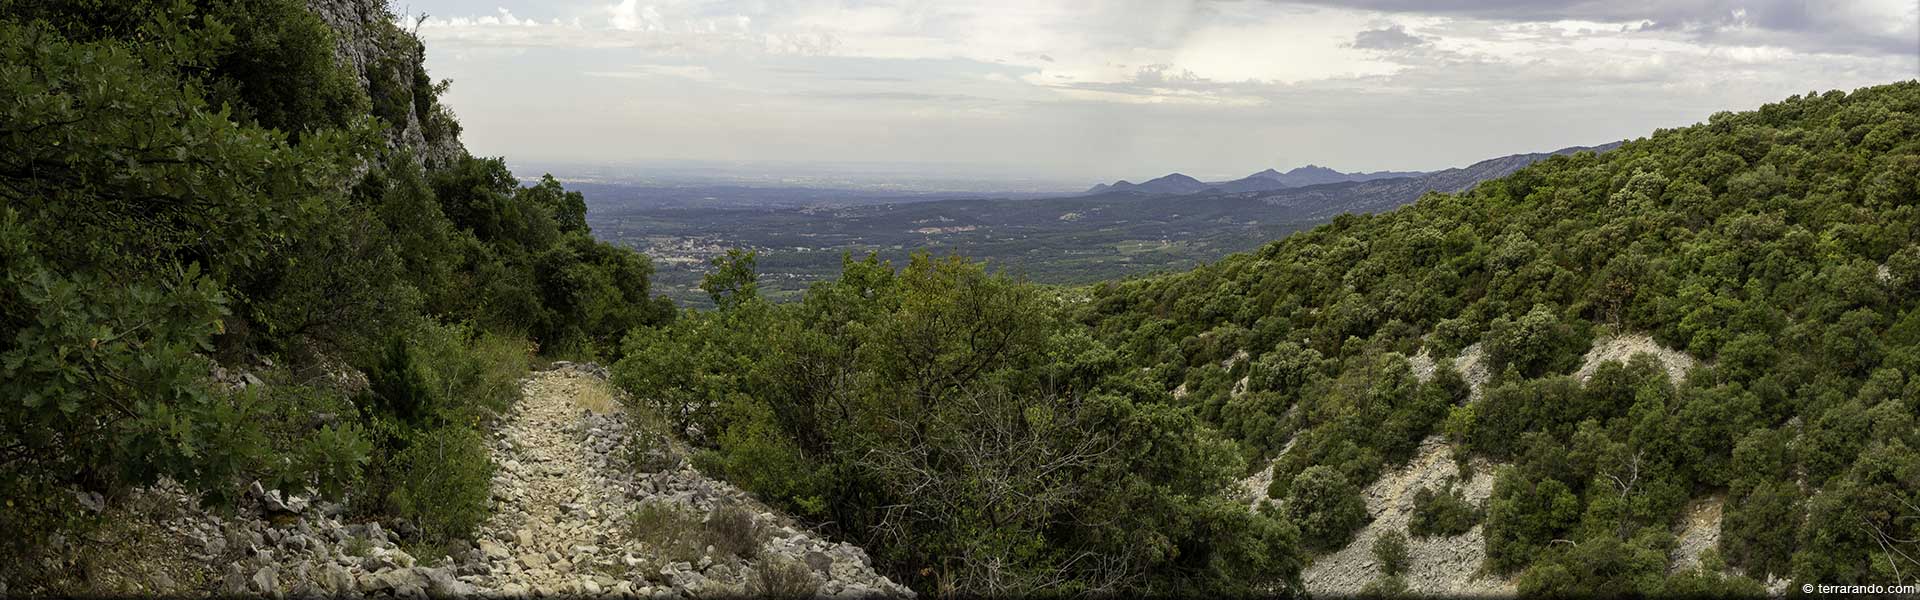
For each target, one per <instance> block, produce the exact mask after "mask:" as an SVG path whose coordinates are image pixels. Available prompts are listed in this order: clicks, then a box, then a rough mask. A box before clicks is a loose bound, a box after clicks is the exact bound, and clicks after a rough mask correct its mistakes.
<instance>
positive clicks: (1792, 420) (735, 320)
mask: <svg viewBox="0 0 1920 600" xmlns="http://www.w3.org/2000/svg"><path fill="white" fill-rule="evenodd" d="M1917 111H1920V83H1913V82H1908V83H1899V84H1893V85H1887V86H1882V87H1877V88H1868V89H1863V90H1860V91H1856V92H1853V93H1851V94H1848V93H1842V92H1830V93H1825V94H1812V95H1808V96H1805V97H1795V98H1792V99H1789V100H1788V101H1786V102H1782V103H1779V104H1773V105H1768V106H1766V107H1764V108H1762V109H1760V110H1758V111H1755V112H1749V113H1741V114H1732V113H1722V114H1718V115H1714V116H1713V118H1712V119H1711V120H1709V121H1708V122H1707V123H1704V124H1700V125H1697V126H1693V127H1689V128H1684V129H1676V130H1666V131H1660V132H1656V133H1655V134H1654V135H1652V136H1650V137H1648V138H1645V139H1641V140H1636V141H1633V142H1630V143H1627V144H1625V145H1624V146H1621V147H1620V148H1618V149H1615V150H1612V151H1609V152H1605V153H1602V154H1595V153H1591V152H1584V153H1580V154H1576V155H1573V156H1563V157H1557V158H1553V159H1549V160H1547V161H1544V162H1542V163H1539V164H1536V165H1534V166H1532V167H1529V168H1527V169H1523V170H1521V171H1520V172H1518V173H1516V174H1514V175H1512V176H1510V177H1506V178H1503V179H1498V180H1493V181H1490V182H1487V183H1485V184H1483V185H1481V186H1479V187H1478V188H1476V189H1474V190H1472V191H1470V192H1467V193H1462V194H1457V195H1447V194H1431V195H1428V196H1427V197H1425V198H1423V199H1421V200H1420V201H1419V202H1418V203H1416V204H1414V205H1412V206H1409V207H1406V208H1403V209H1401V210H1398V211H1395V212H1391V213H1386V214H1381V215H1375V216H1352V215H1349V216H1343V217H1340V218H1338V219H1335V220H1334V221H1333V222H1332V223H1331V224H1329V225H1326V226H1323V227H1320V228H1317V229H1314V230H1312V231H1308V232H1304V233H1301V234H1298V235H1294V236H1292V237H1289V238H1287V239H1285V240H1282V241H1279V242H1276V243H1273V244H1271V245H1269V246H1267V247H1265V248H1263V249H1262V250H1260V251H1258V252H1254V253H1250V254H1245V255H1237V256H1233V257H1230V258H1228V259H1226V260H1223V261H1221V262H1219V263H1216V264H1212V265H1208V266H1205V267H1202V268H1199V269H1196V270H1194V271H1191V272H1188V273H1181V274H1174V275H1168V276H1160V277H1153V278H1146V279H1139V280H1133V281H1126V282H1117V283H1107V284H1100V285H1097V286H1095V287H1093V288H1091V289H1088V290H1057V289H1050V288H1043V287H1039V286H1034V285H1030V284H1025V283H1022V282H1019V281H1016V280H1012V279H1009V278H1007V277H1005V276H1001V275H994V274H990V273H988V272H987V271H985V270H984V269H983V268H982V267H980V266H976V265H970V264H968V263H965V262H961V261H958V260H936V259H933V258H930V257H928V256H926V255H919V256H916V257H914V258H913V259H912V260H911V261H910V262H909V263H907V264H906V265H905V266H904V267H903V268H899V269H896V268H894V267H893V266H892V265H889V264H887V263H883V262H880V261H878V260H877V259H874V258H869V259H867V260H865V261H854V260H847V261H844V263H843V267H842V274H841V277H840V279H839V280H838V281H833V282H827V283H820V284H816V285H814V286H813V287H812V288H811V289H809V290H808V291H807V292H806V294H805V295H804V297H803V298H802V299H801V300H800V301H798V302H795V303H790V304H774V303H770V302H768V301H766V300H764V299H762V298H760V297H759V294H758V293H757V286H756V283H755V275H754V273H755V270H754V264H753V263H754V260H755V257H754V256H753V255H752V254H741V253H734V254H732V255H729V256H728V257H727V258H724V259H721V260H718V261H716V264H715V267H716V268H715V269H714V271H713V272H712V273H711V274H710V275H709V276H708V278H707V280H706V281H705V282H704V284H703V286H702V287H703V289H705V290H707V291H708V292H709V293H710V294H711V295H712V299H713V302H714V304H715V305H716V306H718V307H719V309H718V310H716V311H711V312H701V313H688V314H685V315H683V316H682V317H681V318H680V319H679V320H677V321H675V322H674V323H673V324H672V325H670V326H669V327H667V328H663V329H641V330H637V331H635V332H634V333H633V335H632V336H631V337H629V338H628V340H627V345H626V348H625V353H626V358H625V359H623V360H622V361H621V362H620V363H619V364H618V365H617V366H616V368H615V374H616V379H617V381H618V382H619V383H622V384H623V385H625V386H626V387H627V388H628V389H629V390H631V391H633V392H634V395H635V397H636V398H639V399H641V401H642V402H646V403H650V404H651V406H652V407H653V408H655V409H658V410H661V411H664V412H667V413H669V414H671V415H673V416H674V417H676V418H677V419H678V420H679V423H678V424H679V425H681V426H683V427H685V428H686V429H687V430H688V431H690V432H694V433H695V441H696V442H697V443H700V444H702V445H703V446H705V447H706V448H708V449H709V450H708V452H707V454H706V456H705V459H704V460H705V461H706V463H707V465H708V466H709V467H710V468H712V469H714V470H716V471H718V472H720V473H723V474H725V475H726V476H728V477H730V478H732V479H734V480H735V481H737V482H739V483H741V484H742V485H744V486H746V487H748V488H749V489H751V490H753V491H755V492H757V493H759V494H761V495H762V496H764V497H768V498H770V499H773V500H776V501H779V502H781V503H784V504H785V505H786V506H788V507H789V508H791V509H793V510H794V511H795V512H797V513H799V514H801V515H804V516H808V517H812V518H814V519H816V520H817V521H818V522H821V523H827V524H830V526H831V528H832V529H833V530H834V531H836V532H837V533H839V534H841V535H845V536H848V537H851V538H854V539H856V540H860V541H862V542H863V543H865V544H867V545H868V546H869V548H870V549H871V550H872V551H874V552H875V553H876V554H877V555H878V556H879V557H880V558H881V559H882V560H883V562H885V563H887V564H889V565H891V566H892V568H893V574H895V575H896V576H898V577H901V578H902V579H903V580H905V581H909V582H912V583H913V584H914V585H916V586H917V587H919V588H920V589H922V590H927V591H937V590H942V589H962V590H970V591H985V592H1001V591H1033V590H1054V591H1071V590H1116V591H1127V592H1154V591H1187V592H1190V591H1196V590H1206V591H1210V592H1216V593H1219V592H1237V591H1252V590H1260V591H1272V590H1276V589H1286V588H1288V587H1289V586H1291V585H1292V584H1293V583H1294V582H1295V581H1296V575H1297V569H1298V567H1299V565H1300V564H1301V563H1302V562H1303V561H1304V560H1305V557H1306V556H1307V555H1310V554H1313V553H1319V552H1326V551H1331V550H1334V549H1338V548H1340V547H1342V546H1344V545H1346V544H1347V543H1348V541H1349V540H1350V539H1351V536H1352V534H1353V533H1354V531H1356V530H1357V529H1358V528H1359V527H1361V526H1362V525H1364V524H1365V523H1366V521H1367V518H1368V517H1367V514H1366V511H1365V507H1364V504H1363V503H1362V501H1361V499H1360V497H1359V494H1360V489H1362V488H1363V487H1364V486H1366V485H1368V484H1369V483H1371V482H1372V481H1374V480H1375V479H1376V478H1377V477H1378V476H1379V475H1381V474H1382V473H1383V472H1384V471H1385V470H1387V469H1389V468H1392V467H1395V466H1397V465H1399V464H1402V463H1404V462H1405V461H1407V460H1408V459H1409V458H1411V457H1412V456H1413V455H1414V453H1415V452H1416V451H1417V449H1418V446H1419V444H1420V443H1421V441H1422V440H1423V439H1424V438H1427V437H1429V436H1443V438H1444V439H1445V440H1447V441H1448V442H1449V443H1451V444H1452V445H1453V446H1454V447H1455V448H1456V449H1457V451H1458V457H1459V459H1460V462H1461V463H1462V465H1463V469H1464V465H1465V464H1466V463H1467V462H1468V460H1467V459H1468V458H1471V457H1483V458H1486V459H1490V460H1491V461H1493V463H1494V464H1496V465H1498V467H1497V469H1498V470H1497V473H1496V482H1495V485H1494V490H1493V496H1492V498H1491V499H1489V500H1488V501H1487V502H1486V503H1485V505H1484V506H1478V505H1474V504H1472V503H1469V502H1467V501H1466V500H1464V499H1462V498H1461V497H1460V495H1459V493H1458V491H1457V490H1455V489H1453V488H1452V486H1451V485H1449V486H1447V487H1445V488H1442V489H1434V490H1429V491H1425V492H1423V493H1421V494H1420V495H1419V497H1418V498H1416V502H1415V504H1416V513H1417V514H1416V515H1414V526H1413V529H1414V531H1411V532H1397V531H1396V532H1393V537H1390V538H1382V541H1380V542H1379V544H1380V545H1379V546H1378V547H1377V548H1378V552H1380V553H1381V556H1382V560H1388V559H1391V560H1390V561H1389V562H1394V563H1398V562H1399V561H1400V560H1401V558H1400V556H1401V555H1402V554H1403V553H1404V552H1405V543H1404V540H1405V538H1404V537H1401V536H1404V534H1405V533H1412V534H1414V535H1418V536H1422V537H1432V536H1455V535H1459V534H1461V533H1464V532H1466V531H1467V530H1469V529H1471V528H1472V527H1474V526H1475V524H1484V528H1485V529H1484V532H1485V536H1486V540H1487V541H1486V550H1487V554H1488V561H1487V564H1486V565H1485V567H1486V568H1487V569H1488V570H1489V571H1490V572H1491V573H1493V574H1496V575H1502V576H1510V577H1516V578H1517V579H1518V582H1519V586H1520V589H1521V591H1523V592H1537V593H1554V594H1580V593H1598V594H1608V595H1619V594H1708V593H1722V594H1750V593H1756V592H1758V590H1759V589H1760V585H1759V583H1757V582H1758V581H1762V580H1767V579H1773V578H1779V579H1785V580H1792V581H1807V582H1815V581H1817V582H1825V583H1868V582H1889V581H1896V580H1902V579H1901V578H1902V577H1903V576H1905V577H1909V578H1910V575H1911V574H1912V573H1914V572H1916V571H1917V570H1920V563H1915V562H1914V559H1913V558H1912V557H1913V556H1916V555H1920V547H1916V542H1915V541H1914V540H1916V539H1920V508H1916V507H1917V506H1920V453H1916V452H1915V449H1916V448H1920V430H1917V429H1916V428H1915V426H1914V425H1915V416H1914V415H1915V414H1916V412H1920V404H1917V403H1920V377H1916V376H1915V375H1916V374H1920V346H1916V343H1917V342H1920V229H1916V228H1917V227H1920V208H1916V206H1915V204H1916V201H1917V200H1920V115H1916V114H1915V113H1916V112H1917ZM1641 332H1645V333H1650V334H1651V335H1652V336H1654V338H1655V339H1656V340H1657V341H1658V342H1660V343H1662V344H1664V345H1666V346H1669V347H1672V348H1678V349H1681V350H1684V351H1686V352H1687V353H1689V354H1691V355H1692V356H1694V357H1697V358H1699V359H1702V360H1704V361H1705V363H1704V366H1700V367H1697V368H1695V369H1694V370H1693V371H1692V372H1691V373H1689V374H1687V376H1686V377H1685V378H1684V379H1681V380H1674V379H1673V378H1671V377H1669V376H1668V374H1667V373H1666V371H1665V370H1664V369H1663V368H1661V366H1660V365H1658V364H1657V363H1655V362H1653V361H1651V360H1650V358H1651V357H1648V356H1645V355H1642V356H1639V357H1636V358H1635V359H1634V360H1632V361H1629V362H1628V363H1626V364H1622V363H1619V362H1609V363H1605V364H1602V365H1600V366H1598V368H1597V369H1595V370H1594V371H1593V372H1592V375H1591V377H1588V378H1585V379H1579V378H1575V377H1574V376H1573V375H1572V373H1573V371H1574V370H1575V368H1576V367H1578V366H1579V365H1580V363H1581V356H1582V354H1584V353H1585V352H1586V350H1587V349H1588V348H1589V347H1590V346H1591V345H1592V342H1593V341H1594V340H1595V339H1598V338H1601V337H1603V336H1608V335H1614V334H1627V333H1641ZM1419 353H1425V354H1426V355H1427V356H1428V357H1432V358H1435V359H1437V360H1436V361H1435V363H1436V364H1433V365H1432V367H1433V368H1432V369H1430V371H1431V373H1432V374H1431V375H1430V376H1422V374H1421V373H1420V372H1419V371H1418V370H1417V369H1416V368H1415V365H1414V361H1413V360H1411V359H1410V358H1409V357H1412V356H1414V355H1416V354H1419ZM1464 354H1471V355H1475V356H1478V357H1482V358H1484V361H1485V362H1484V364H1485V365H1486V366H1487V367H1488V369H1489V372H1490V373H1491V377H1490V378H1489V380H1488V381H1486V382H1485V383H1484V384H1483V385H1482V389H1481V390H1480V392H1481V393H1479V394H1477V395H1476V394H1475V393H1474V391H1473V388H1472V387H1471V385H1470V384H1469V382H1468V381H1467V380H1466V378H1465V377H1464V376H1463V375H1462V374H1461V373H1460V372H1459V371H1458V370H1457V369H1456V368H1455V366H1454V365H1455V361H1454V360H1453V357H1455V356H1456V355H1464ZM1169 390H1172V391H1171V392H1170V391H1169ZM1283 449H1285V450H1284V451H1283ZM1269 463H1271V464H1272V465H1273V470H1274V473H1273V484H1272V486H1271V487H1270V488H1269V489H1268V490H1267V492H1268V494H1269V495H1270V496H1271V497H1273V498H1274V499H1276V500H1277V501H1278V502H1277V504H1275V505H1270V507H1269V509H1262V510H1257V511H1248V510H1247V509H1246V508H1245V506H1244V505H1240V504H1236V503H1230V502H1227V501H1226V500H1225V498H1226V497H1227V496H1228V495H1229V494H1230V493H1231V492H1232V491H1233V480H1234V478H1235V477H1236V476H1241V475H1245V474H1247V473H1249V472H1251V471H1253V470H1255V469H1258V468H1261V467H1264V466H1265V465H1267V464H1269ZM1463 475H1465V474H1464V473H1463ZM1712 494H1724V495H1725V497H1726V499H1727V504H1726V525H1725V535H1724V537H1723V538H1722V540H1721V542H1720V547H1719V548H1718V549H1717V550H1714V551H1710V552H1709V553H1708V554H1709V556H1708V558H1707V559H1706V560H1704V561H1703V562H1704V563H1705V564H1707V565H1709V566H1708V567H1706V568H1701V569H1695V570H1691V571H1687V572H1684V573H1681V574H1677V575H1671V576H1670V575H1669V574H1668V573H1667V566H1668V557H1669V553H1670V551H1671V550H1672V548H1673V545H1674V543H1675V540H1674V536H1673V534H1672V531H1673V526H1674V524H1675V523H1676V522H1677V520H1678V519H1679V517H1680V514H1681V511H1682V510H1683V508H1684V507H1685V506H1686V504H1687V503H1688V501H1689V500H1690V499H1692V498H1695V497H1701V496H1705V495H1712ZM1275 506H1277V507H1278V508H1272V507H1275ZM1721 557H1724V559H1723V558H1721ZM1720 567H1735V568H1737V569H1738V571H1732V570H1723V569H1722V568H1720ZM1405 586H1406V582H1405V581H1404V580H1403V579H1400V578H1398V577H1389V578H1386V579H1382V580H1380V581H1378V582H1376V584H1375V585H1373V586H1371V587H1370V588H1369V590H1368V592H1369V593H1379V594H1391V593H1397V592H1398V591H1402V590H1404V589H1405Z"/></svg>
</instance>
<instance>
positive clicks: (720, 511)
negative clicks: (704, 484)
mask: <svg viewBox="0 0 1920 600" xmlns="http://www.w3.org/2000/svg"><path fill="white" fill-rule="evenodd" d="M706 532H707V538H708V542H709V543H710V544H711V545H712V546H713V551H714V552H717V553H719V554H720V555H722V556H738V557H740V558H753V557H754V556H756V555H758V554H759V553H760V542H761V541H763V540H765V539H766V537H767V536H766V528H764V527H762V526H761V525H760V522H759V521H757V520H755V515H754V514H753V511H750V510H747V509H746V507H743V506H740V505H738V504H728V505H725V506H721V507H719V508H716V509H713V512H711V513H708V514H707V522H706Z"/></svg>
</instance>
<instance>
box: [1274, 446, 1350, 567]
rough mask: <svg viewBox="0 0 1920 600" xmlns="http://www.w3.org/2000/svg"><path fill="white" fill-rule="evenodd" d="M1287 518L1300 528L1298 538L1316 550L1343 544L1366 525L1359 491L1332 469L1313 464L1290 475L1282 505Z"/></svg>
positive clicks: (1331, 548) (1335, 548) (1330, 548)
mask: <svg viewBox="0 0 1920 600" xmlns="http://www.w3.org/2000/svg"><path fill="white" fill-rule="evenodd" d="M1286 512H1287V516H1288V517H1290V518H1292V519H1293V522H1294V524H1295V525H1297V526H1299V527H1300V537H1301V538H1302V539H1304V540H1306V543H1307V546H1308V547H1310V548H1312V549H1314V550H1318V551H1330V550H1337V549H1339V548H1340V547H1342V546H1345V545H1347V540H1349V539H1352V538H1353V532H1354V531H1355V530H1357V529H1359V528H1360V526H1361V525H1365V524H1366V522H1367V505H1366V502H1365V501H1362V500H1361V499H1360V488H1358V487H1356V486H1354V485H1353V484H1352V483H1350V482H1348V481H1347V479H1346V476H1344V475H1341V474H1340V472H1339V471H1337V470H1335V469H1334V468H1333V467H1329V466H1326V465H1314V466H1311V467H1307V469H1306V470H1304V471H1301V472H1300V474H1299V475H1296V476H1294V478H1293V486H1292V488H1291V495H1290V496H1288V498H1287V502H1286Z"/></svg>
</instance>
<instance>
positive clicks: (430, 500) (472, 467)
mask: <svg viewBox="0 0 1920 600" xmlns="http://www.w3.org/2000/svg"><path fill="white" fill-rule="evenodd" d="M393 464H394V468H393V469H392V472H393V473H394V474H395V476H396V477H397V478H398V485H397V487H396V488H395V489H394V490H393V494H392V495H391V496H389V497H388V502H389V504H390V506H391V507H392V510H393V513H394V514H396V515H399V516H400V517H403V518H406V519H408V520H410V521H412V522H413V523H414V524H415V525H417V526H419V527H420V532H421V534H422V536H423V537H424V539H423V541H425V542H426V543H428V544H431V545H439V544H444V543H446V542H448V541H451V540H456V539H466V538H467V537H469V536H470V535H472V533H473V530H474V528H475V527H478V526H479V525H480V524H481V523H482V522H485V521H486V519H487V497H488V486H489V485H490V484H491V483H492V481H493V469H494V466H493V460H492V459H491V458H489V457H488V456H487V445H486V442H485V441H484V440H482V439H481V437H480V434H479V433H478V432H475V431H474V430H472V429H469V428H466V427H458V426H449V427H442V428H439V429H435V430H433V431H430V432H428V433H426V434H424V435H421V436H419V437H418V438H417V439H414V440H411V444H409V445H408V446H407V449H406V450H405V451H403V452H401V453H400V454H399V455H397V456H395V457H393Z"/></svg>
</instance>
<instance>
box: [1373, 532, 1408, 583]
mask: <svg viewBox="0 0 1920 600" xmlns="http://www.w3.org/2000/svg"><path fill="white" fill-rule="evenodd" d="M1373 559H1374V560H1377V561H1380V572H1381V573H1385V574H1386V575H1387V576H1388V577H1395V576H1399V575H1400V574H1402V573H1405V572H1407V534H1404V533H1400V530H1398V529H1390V530H1387V531H1384V532H1381V533H1380V535H1378V536H1375V537H1374V538H1373Z"/></svg>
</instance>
